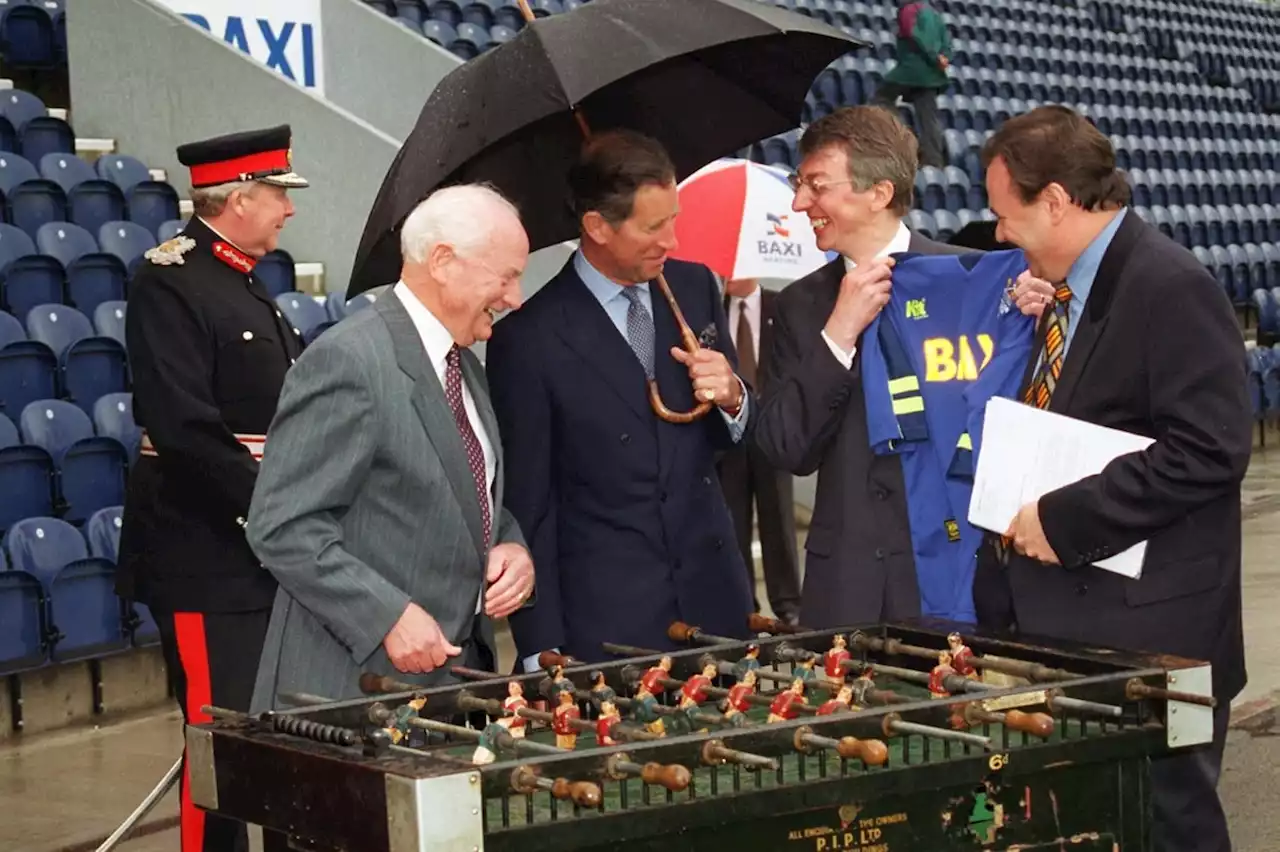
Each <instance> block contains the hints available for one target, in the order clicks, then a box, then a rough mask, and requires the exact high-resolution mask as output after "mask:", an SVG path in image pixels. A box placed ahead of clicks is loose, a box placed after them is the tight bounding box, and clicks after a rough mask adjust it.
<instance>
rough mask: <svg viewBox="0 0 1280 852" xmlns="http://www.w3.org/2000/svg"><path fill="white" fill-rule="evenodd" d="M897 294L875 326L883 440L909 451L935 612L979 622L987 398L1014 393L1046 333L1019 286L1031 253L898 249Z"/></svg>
mask: <svg viewBox="0 0 1280 852" xmlns="http://www.w3.org/2000/svg"><path fill="white" fill-rule="evenodd" d="M895 259H896V261H897V262H896V264H895V266H894V270H893V286H892V291H891V295H890V299H889V303H888V304H887V305H885V307H884V310H883V311H881V313H880V315H879V316H878V317H877V318H876V320H875V321H874V322H872V324H871V325H870V326H868V328H867V330H866V332H865V333H864V335H863V345H862V346H863V348H862V353H861V355H862V365H861V371H862V383H863V391H864V394H865V398H866V409H867V429H868V432H869V434H870V440H871V447H872V449H873V450H874V451H875V452H876V453H879V454H890V453H892V454H896V455H898V456H899V457H900V458H901V459H902V471H903V477H904V480H905V483H906V491H907V493H906V502H907V506H908V515H909V522H910V525H911V540H912V547H913V550H914V555H915V564H916V575H917V579H918V581H919V586H920V599H921V612H922V613H923V614H924V615H928V616H936V617H939V618H950V619H955V620H958V621H969V622H972V621H975V620H976V618H975V615H974V608H973V591H972V586H973V572H974V567H975V565H976V554H977V549H978V545H979V543H980V542H981V539H982V533H981V531H980V530H978V529H976V528H974V527H973V526H972V525H971V524H969V522H968V520H967V518H968V514H969V498H970V495H971V494H972V490H973V469H974V464H975V459H976V454H977V453H978V451H979V450H980V448H981V436H982V433H981V427H982V418H983V414H984V412H985V409H986V403H987V400H989V399H991V398H992V397H995V396H1003V397H1010V398H1012V397H1014V396H1015V395H1016V393H1017V389H1018V384H1019V383H1020V381H1021V379H1022V373H1023V371H1024V369H1025V367H1026V364H1027V359H1028V358H1029V357H1030V355H1031V351H1032V346H1033V343H1034V338H1035V319H1034V318H1033V317H1028V316H1024V315H1023V314H1022V313H1021V312H1020V311H1019V310H1018V309H1017V308H1016V307H1015V306H1014V305H1013V303H1012V301H1011V299H1010V298H1009V295H1008V291H1009V290H1011V289H1012V286H1013V282H1014V281H1015V280H1016V279H1017V277H1018V275H1019V274H1020V273H1021V272H1022V271H1023V270H1024V269H1026V259H1025V257H1024V256H1023V254H1022V252H1021V251H1000V252H987V253H985V254H978V253H973V254H965V255H922V254H910V253H908V254H899V255H895Z"/></svg>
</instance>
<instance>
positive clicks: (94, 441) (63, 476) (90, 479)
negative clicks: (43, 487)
mask: <svg viewBox="0 0 1280 852" xmlns="http://www.w3.org/2000/svg"><path fill="white" fill-rule="evenodd" d="M18 429H19V431H20V432H21V433H22V437H23V439H24V440H25V441H26V443H29V444H34V445H35V446H37V447H41V448H42V449H44V450H45V451H46V452H48V453H49V455H50V457H51V458H52V459H53V464H54V468H55V470H56V471H57V477H56V481H55V499H56V500H57V502H56V503H55V508H56V509H57V510H58V514H59V516H60V517H62V518H63V519H64V520H66V521H68V522H70V523H73V524H81V523H83V522H84V521H86V520H88V518H89V516H90V515H92V514H93V513H94V512H96V511H97V510H99V509H102V508H105V507H106V506H119V505H122V504H123V503H124V487H125V471H126V470H127V468H128V455H127V453H126V451H125V448H124V446H123V445H122V444H121V443H120V442H119V441H117V440H116V439H115V438H108V437H104V436H99V435H95V434H94V432H93V424H92V423H91V422H90V421H89V417H88V415H86V414H85V413H84V412H83V411H81V410H80V409H79V408H77V407H76V406H74V405H72V404H71V403H69V402H63V401H62V400H56V399H46V400H39V401H37V402H33V403H31V404H30V405H28V406H27V407H26V408H25V409H23V411H22V414H21V416H20V417H19V419H18Z"/></svg>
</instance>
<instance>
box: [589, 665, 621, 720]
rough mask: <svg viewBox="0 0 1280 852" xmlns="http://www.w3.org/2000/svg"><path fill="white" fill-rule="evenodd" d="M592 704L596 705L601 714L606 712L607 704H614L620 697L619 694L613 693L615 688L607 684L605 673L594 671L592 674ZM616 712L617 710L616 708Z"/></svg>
mask: <svg viewBox="0 0 1280 852" xmlns="http://www.w3.org/2000/svg"><path fill="white" fill-rule="evenodd" d="M591 683H592V686H591V703H593V704H595V705H596V709H597V710H599V711H600V712H601V713H603V712H604V705H605V703H606V702H612V701H613V700H614V699H615V698H617V697H618V693H616V692H614V691H613V687H612V686H610V685H609V684H608V683H606V682H605V679H604V672H602V671H594V672H592V673H591ZM614 709H615V712H616V710H617V708H614Z"/></svg>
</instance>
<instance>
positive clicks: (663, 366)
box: [645, 278, 733, 481]
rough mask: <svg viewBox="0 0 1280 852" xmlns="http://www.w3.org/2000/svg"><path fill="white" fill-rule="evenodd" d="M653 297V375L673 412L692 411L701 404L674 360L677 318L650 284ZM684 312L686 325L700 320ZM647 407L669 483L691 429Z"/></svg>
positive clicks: (660, 463)
mask: <svg viewBox="0 0 1280 852" xmlns="http://www.w3.org/2000/svg"><path fill="white" fill-rule="evenodd" d="M667 285H668V286H669V287H670V288H671V294H672V295H673V296H676V297H677V298H676V302H677V303H679V302H680V299H679V296H678V294H679V292H680V290H679V288H677V287H676V285H675V284H674V283H672V281H671V279H670V278H667ZM649 296H650V300H651V302H652V304H653V330H654V347H653V348H654V355H655V358H654V366H653V372H654V375H655V377H656V378H657V380H658V391H659V393H660V394H661V395H662V401H663V402H664V403H665V404H666V406H667V408H669V409H671V410H672V411H688V410H690V409H691V408H693V407H694V406H695V405H697V403H696V402H695V401H694V398H693V383H692V382H690V381H689V369H688V368H687V367H685V365H683V364H681V363H680V362H679V361H677V360H676V359H675V358H673V357H671V348H672V347H673V346H675V347H680V346H681V344H680V330H679V328H677V327H676V318H675V315H674V314H673V313H672V312H671V305H670V304H668V302H667V297H666V296H664V295H663V294H662V290H661V289H660V288H659V287H658V282H656V281H650V282H649ZM680 310H681V312H682V313H683V314H684V315H685V320H686V321H689V317H690V316H696V314H690V312H689V309H688V307H687V306H686V305H683V304H682V305H681V306H680ZM689 325H690V327H691V328H693V333H694V334H695V335H696V334H698V333H699V332H698V329H697V328H696V327H694V324H693V323H692V322H690V323H689ZM725 343H726V345H727V348H728V349H733V341H732V340H729V341H726V342H725ZM681 348H683V347H681ZM645 404H646V410H647V411H648V416H649V418H650V419H652V420H654V421H655V422H656V423H657V427H658V475H659V478H660V481H665V480H666V477H667V473H668V471H669V470H670V469H671V466H672V464H673V463H674V462H675V450H676V438H677V437H678V434H679V432H678V430H680V429H688V428H691V427H690V426H682V425H679V424H676V423H667V422H666V421H665V420H661V419H659V418H658V415H657V414H655V413H654V412H653V408H652V406H650V405H649V404H648V400H647V399H646V401H645ZM704 416H706V417H719V416H720V415H719V414H718V413H716V412H715V411H709V412H707V413H706V415H704Z"/></svg>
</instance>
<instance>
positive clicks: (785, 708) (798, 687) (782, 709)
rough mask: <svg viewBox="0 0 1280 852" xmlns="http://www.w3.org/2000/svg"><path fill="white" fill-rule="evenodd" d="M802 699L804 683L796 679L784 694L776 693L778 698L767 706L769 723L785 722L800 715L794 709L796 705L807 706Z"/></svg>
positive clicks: (805, 701)
mask: <svg viewBox="0 0 1280 852" xmlns="http://www.w3.org/2000/svg"><path fill="white" fill-rule="evenodd" d="M808 703H809V702H808V701H807V700H805V697H804V681H803V680H800V679H799V678H796V679H795V680H793V681H791V688H790V689H788V690H787V691H786V692H780V693H778V697H777V698H775V699H773V703H772V704H770V705H769V718H768V720H767V721H769V722H785V721H788V720H789V719H794V718H795V717H796V716H798V715H800V711H799V710H797V709H796V706H797V705H801V704H808Z"/></svg>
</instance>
